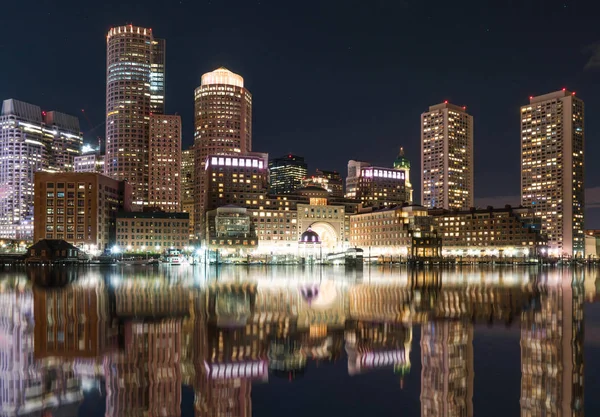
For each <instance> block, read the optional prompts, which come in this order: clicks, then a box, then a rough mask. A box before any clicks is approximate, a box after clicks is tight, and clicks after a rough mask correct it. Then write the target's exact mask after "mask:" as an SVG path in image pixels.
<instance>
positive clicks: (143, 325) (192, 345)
mask: <svg viewBox="0 0 600 417" xmlns="http://www.w3.org/2000/svg"><path fill="white" fill-rule="evenodd" d="M599 275H600V270H597V269H585V268H580V269H554V268H553V269H538V268H531V269H530V268H522V267H521V268H517V267H494V268H492V267H490V268H479V267H462V268H452V269H438V268H429V269H407V268H404V267H389V266H388V267H383V268H381V267H375V266H373V267H370V268H369V267H365V268H364V269H363V270H356V269H344V267H340V268H335V267H324V268H319V267H313V268H310V267H306V268H301V267H261V266H256V267H254V266H252V267H223V268H219V269H216V268H214V267H212V268H204V267H203V266H175V267H170V266H153V267H147V266H141V267H140V266H106V267H85V268H82V267H80V268H54V269H51V268H28V269H4V270H0V298H1V300H0V312H1V313H0V326H1V329H0V369H1V372H0V375H1V377H0V395H1V396H0V410H1V412H2V415H16V414H18V415H26V416H29V415H31V416H37V415H40V416H41V415H44V414H45V415H50V414H51V415H61V416H77V415H80V416H94V417H96V416H102V415H107V416H125V415H140V416H141V415H144V413H147V414H146V415H150V416H152V415H156V416H178V415H182V416H185V417H187V416H198V417H200V416H221V415H223V416H225V415H227V416H251V415H253V416H268V417H270V416H281V415H287V416H298V417H299V416H307V415H313V416H334V415H336V416H337V415H345V416H364V415H373V416H396V415H398V414H399V413H401V414H402V415H408V416H465V417H468V416H473V415H478V416H490V417H495V416H498V417H500V416H514V415H521V416H566V415H571V416H583V415H585V414H587V415H589V416H595V415H600V398H598V396H595V395H594V393H595V392H596V390H598V389H600V381H598V377H597V376H596V374H597V373H596V369H599V368H598V367H599V366H600V307H599V304H597V303H596V299H597V298H598V295H597V293H598V291H600V279H598V278H599ZM597 281H598V282H597ZM597 286H598V288H599V289H598V290H597ZM14 413H16V414H14Z"/></svg>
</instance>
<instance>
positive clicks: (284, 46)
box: [0, 1, 600, 228]
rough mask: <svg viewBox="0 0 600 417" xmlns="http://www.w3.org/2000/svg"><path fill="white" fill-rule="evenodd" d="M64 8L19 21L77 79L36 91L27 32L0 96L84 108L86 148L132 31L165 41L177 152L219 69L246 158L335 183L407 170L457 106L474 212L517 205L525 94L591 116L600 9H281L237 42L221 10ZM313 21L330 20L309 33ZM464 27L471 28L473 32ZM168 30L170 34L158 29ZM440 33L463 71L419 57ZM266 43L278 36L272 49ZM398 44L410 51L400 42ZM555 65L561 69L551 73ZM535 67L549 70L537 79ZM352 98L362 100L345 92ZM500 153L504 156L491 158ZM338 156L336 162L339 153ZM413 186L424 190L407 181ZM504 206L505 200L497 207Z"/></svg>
mask: <svg viewBox="0 0 600 417" xmlns="http://www.w3.org/2000/svg"><path fill="white" fill-rule="evenodd" d="M69 4H70V3H69V2H65V3H64V5H61V6H60V7H58V8H57V9H56V10H53V11H51V13H52V14H51V16H52V19H44V18H43V16H47V11H45V10H33V11H31V10H28V12H30V13H32V14H33V16H35V17H36V19H39V20H40V29H41V30H44V29H46V28H47V30H48V31H49V33H52V32H53V31H56V39H57V41H56V42H54V43H53V44H52V45H51V46H48V47H47V48H44V50H42V51H40V55H39V57H38V59H41V60H44V59H45V58H46V59H48V58H49V57H50V56H60V53H61V51H62V50H67V49H72V50H78V51H81V55H82V58H83V59H84V61H85V62H86V71H85V72H83V73H84V74H85V75H83V76H82V75H79V74H78V73H77V72H76V71H75V70H74V69H70V68H64V67H62V68H61V67H57V68H52V67H50V68H45V69H44V71H45V72H47V74H48V76H47V77H43V80H39V79H38V78H40V77H35V76H33V74H32V73H31V72H28V71H23V68H29V67H31V68H34V67H35V66H34V65H29V62H30V60H31V59H33V57H31V58H30V57H28V56H23V54H19V51H20V50H22V49H23V48H24V47H26V46H27V45H28V44H30V43H31V42H32V40H33V36H35V33H31V34H29V33H27V34H24V37H22V38H21V37H20V38H19V39H15V41H14V42H12V43H11V44H10V45H5V47H6V49H7V53H8V54H7V55H5V56H7V57H8V58H9V59H13V65H11V66H10V67H7V68H4V69H3V70H2V71H3V75H4V76H5V77H8V78H9V79H11V80H13V81H12V82H11V83H7V84H6V85H3V86H2V87H1V88H0V93H1V95H2V97H4V98H10V97H14V98H15V99H19V100H23V101H25V102H30V103H36V104H39V105H41V106H42V107H43V108H47V109H50V108H56V109H59V110H60V111H62V112H65V113H67V114H74V115H81V114H80V110H81V108H85V109H86V114H88V115H89V117H90V120H91V121H92V123H91V126H88V123H86V122H85V121H83V120H82V121H81V122H82V127H83V130H84V133H85V135H86V136H85V137H86V141H92V140H93V139H94V137H95V136H96V134H97V133H99V132H98V129H97V130H95V131H93V132H91V133H89V131H90V130H91V129H92V127H93V126H94V125H96V124H98V123H101V121H102V119H103V117H102V114H103V113H104V111H105V110H104V97H103V96H104V80H105V74H104V72H105V70H104V68H105V62H104V60H105V57H104V54H103V52H102V51H103V45H102V44H103V41H104V39H103V34H105V33H106V31H107V30H108V29H109V28H110V27H113V26H115V25H119V24H124V23H128V22H133V23H135V24H136V25H140V26H144V27H152V28H153V29H154V30H155V31H156V32H157V33H158V34H159V35H160V36H161V38H163V39H166V40H167V43H168V48H167V64H166V68H167V69H166V73H167V76H166V84H168V86H167V88H166V91H167V93H166V100H165V101H166V103H167V111H168V112H169V113H171V114H173V113H175V112H177V113H179V114H180V115H181V116H182V119H183V143H184V145H185V146H188V145H190V144H191V142H192V136H191V132H192V130H193V125H192V112H193V107H192V106H193V104H192V103H193V99H192V90H193V89H194V88H195V87H197V86H198V84H199V80H200V76H201V74H203V73H205V72H206V71H210V70H213V69H214V68H218V67H219V66H221V65H223V66H225V67H227V68H229V69H231V70H232V71H234V72H236V73H238V74H240V75H242V76H243V77H244V78H245V80H246V84H247V85H248V89H249V90H250V91H252V92H253V93H254V95H255V98H256V103H255V120H256V123H255V126H254V136H255V140H254V142H255V143H254V144H253V148H254V149H256V150H260V151H268V152H269V153H270V154H271V155H273V156H275V155H284V154H287V153H289V152H293V153H295V154H298V155H303V156H305V157H306V158H307V161H308V162H309V164H310V166H312V167H318V168H321V169H335V170H337V171H338V172H344V171H345V169H344V167H345V165H346V164H347V161H348V160H350V159H366V160H369V161H371V162H372V163H373V164H374V165H378V166H386V165H387V164H386V162H387V159H388V158H387V155H388V153H391V152H394V151H395V150H396V149H397V148H398V146H400V145H403V146H404V147H405V149H406V152H407V157H408V158H409V159H410V160H411V161H413V163H416V161H418V157H419V150H418V143H419V137H418V130H419V124H418V123H419V122H418V115H419V114H420V112H422V110H423V109H425V108H427V106H429V105H432V104H434V103H439V102H441V101H443V100H446V99H447V100H449V101H451V102H454V103H456V104H459V105H466V106H467V108H468V109H469V112H470V113H471V114H472V115H473V116H474V118H475V119H476V124H477V133H476V138H475V158H474V159H475V177H476V180H475V199H476V201H475V203H476V205H479V206H485V205H487V203H488V202H494V204H493V205H498V204H501V203H503V202H509V203H513V204H514V203H517V202H518V201H519V198H518V194H519V191H518V190H519V181H520V180H519V178H520V172H519V122H518V117H519V116H518V112H519V107H520V106H522V105H524V104H526V103H527V98H528V97H529V96H530V95H538V94H545V93H547V92H550V91H556V90H559V89H561V88H563V87H566V88H568V89H570V90H573V91H577V92H578V94H579V95H580V96H581V97H582V98H583V99H584V100H585V101H586V105H587V108H588V112H589V113H590V115H592V114H594V113H595V108H597V104H596V100H597V99H596V97H600V94H599V90H600V86H597V85H596V84H598V83H597V82H596V80H597V77H598V72H597V71H595V69H597V67H598V65H597V64H596V62H597V60H593V59H590V58H591V57H592V56H593V55H594V54H593V53H594V50H593V49H589V48H588V49H589V50H587V52H585V51H583V50H584V49H585V48H586V47H589V45H592V44H594V42H596V41H597V40H598V38H600V34H599V33H598V29H597V26H596V25H592V22H593V19H592V16H594V15H596V13H594V12H595V11H596V10H597V5H588V6H586V5H581V4H580V5H575V4H572V3H569V4H567V6H566V7H565V3H564V2H553V1H552V2H547V3H545V5H544V7H542V8H533V7H532V6H531V5H514V7H515V8H516V9H517V10H516V11H517V12H515V13H513V10H512V9H510V8H502V7H498V8H493V7H492V8H488V7H486V6H485V5H480V4H476V3H475V2H473V4H470V5H469V4H467V5H465V6H464V7H467V8H468V10H469V13H467V14H464V13H463V11H464V10H463V9H462V7H457V8H452V9H449V10H445V9H443V10H442V9H435V10H430V9H429V8H426V7H425V6H424V5H420V4H419V3H417V2H413V1H405V2H401V4H391V3H387V2H379V3H377V4H374V5H365V6H359V7H357V8H354V9H352V10H351V9H348V10H346V9H342V10H341V11H340V10H338V8H337V7H334V6H335V3H333V4H329V5H323V6H322V8H321V9H319V11H318V12H314V11H310V10H309V9H308V8H304V7H298V8H297V9H294V12H293V13H288V12H287V10H286V7H285V6H284V5H269V6H267V5H259V4H242V5H240V6H239V7H237V8H235V7H234V8H233V10H232V12H231V14H228V16H229V20H228V23H227V24H226V26H231V27H234V28H238V29H239V30H234V31H229V32H227V33H226V34H225V35H223V36H221V35H222V32H221V30H220V29H218V28H217V26H216V24H215V23H214V22H217V21H219V22H221V23H222V22H223V20H222V19H221V20H220V19H218V18H219V17H220V16H222V15H223V13H225V9H224V7H225V6H222V5H219V4H207V5H206V7H205V8H203V10H202V15H203V16H205V17H206V21H205V22H206V25H203V27H202V28H192V27H191V26H193V25H191V22H192V21H191V19H192V17H193V16H196V15H197V13H195V11H198V8H199V7H202V6H199V5H192V4H187V3H185V2H182V3H180V4H179V3H178V4H176V5H173V7H170V8H167V9H163V8H160V7H156V8H153V7H145V8H143V9H140V8H138V7H136V6H135V5H127V6H125V7H123V8H120V10H119V11H111V12H110V13H108V12H107V11H102V10H101V9H100V8H99V6H91V8H90V9H89V13H87V14H85V15H81V14H80V12H79V10H80V8H79V7H77V6H75V4H74V3H73V4H72V7H70V6H69ZM149 6H151V4H150V5H149ZM22 7H23V6H22V5H17V4H13V5H10V6H9V9H10V10H8V11H9V12H10V11H12V12H14V13H13V14H19V12H20V10H21V9H22ZM96 7H98V9H96ZM13 9H14V10H13ZM158 10H160V14H159V13H158ZM315 13H318V14H320V15H323V16H325V17H327V18H326V19H324V20H323V21H321V20H318V19H316V18H315ZM509 14H510V16H511V19H516V20H515V22H514V24H511V27H510V29H509V28H508V27H507V26H506V25H504V20H505V18H506V17H507V16H508V15H509ZM408 16H411V18H410V19H409V18H408ZM469 16H476V17H477V19H476V21H477V23H475V24H474V23H473V22H474V20H472V19H471V18H470V17H469ZM447 17H450V18H449V19H447ZM55 19H57V20H55ZM306 19H309V20H308V21H310V22H312V25H313V30H311V31H310V33H309V32H307V33H306V34H305V35H306V36H305V35H302V40H300V38H299V37H298V35H299V34H301V33H304V31H305V29H306V26H305V24H304V23H303V22H304V21H306ZM358 19H361V21H364V29H361V30H358V31H357V30H355V29H356V25H354V24H352V22H354V23H356V22H357V21H358ZM67 21H68V22H69V24H66V22H67ZM169 21H177V22H178V24H177V25H173V24H170V23H165V22H169ZM325 21H326V22H328V23H327V24H324V22H325ZM447 21H452V24H448V23H446V22H447ZM51 22H52V23H51ZM61 22H64V23H65V24H61ZM387 22H389V23H391V22H394V24H393V25H386V23H387ZM417 22H419V23H418V24H417ZM442 22H444V24H442ZM569 22H571V23H572V24H569ZM188 23H189V24H188ZM267 23H268V24H267ZM554 23H560V24H556V25H555V24H554ZM219 25H221V24H219ZM539 25H543V27H550V26H552V27H555V30H553V31H552V32H549V33H547V34H546V35H545V36H546V37H547V38H548V42H549V44H551V45H552V50H549V49H545V48H533V45H532V44H527V43H526V42H519V40H520V39H523V38H526V37H527V36H528V34H529V33H530V30H531V29H530V28H531V27H535V26H539ZM263 26H264V28H263ZM361 26H362V25H361ZM12 28H13V22H7V26H6V29H7V30H11V29H12ZM259 28H260V29H259ZM448 29H450V30H452V31H453V32H454V33H456V34H457V35H458V36H457V38H460V43H462V45H463V47H465V48H466V49H467V50H469V54H462V55H461V58H458V57H453V56H451V54H450V53H449V52H445V51H441V52H439V53H436V54H423V51H424V50H428V48H429V47H431V45H432V42H433V41H434V39H437V38H439V35H440V34H441V33H444V32H445V31H447V30H448ZM15 30H16V29H15ZM36 33H37V32H36ZM73 33H77V34H78V35H77V36H73ZM274 33H277V34H278V35H277V36H272V34H274ZM407 35H408V36H407ZM199 39H206V40H207V42H203V44H204V47H203V48H197V47H194V46H193V45H194V43H195V42H197V41H198V40H199ZM216 39H218V42H215V40H216ZM403 39H406V40H404V41H403ZM408 39H415V40H416V41H415V42H412V41H411V42H410V43H409V42H407V40H408ZM211 40H213V41H211ZM268 51H273V52H274V53H273V54H270V53H269V52H268ZM557 55H560V56H561V57H562V59H560V60H558V61H557V60H556V59H555V57H556V56H557ZM253 57H260V59H253ZM416 57H419V59H415V58H416ZM434 58H435V60H434ZM440 60H442V61H443V60H445V61H446V64H447V65H446V67H445V68H446V69H445V70H444V72H443V76H440V73H438V70H437V66H436V65H432V64H433V63H434V62H439V61H440ZM515 62H520V64H519V65H518V66H517V65H515ZM315 63H318V64H315ZM312 68H314V69H315V71H313V70H312ZM539 68H546V70H545V72H544V73H543V74H542V76H540V74H539ZM366 74H369V75H368V76H365V75H366ZM292 80H293V81H292ZM357 85H360V88H354V87H353V86H357ZM283 86H288V88H282V87H283ZM282 90H284V91H285V92H284V93H283V94H282ZM316 91H327V95H326V99H324V100H314V99H313V98H314V95H313V94H314V93H313V92H316ZM82 92H83V93H82ZM391 97H405V98H406V99H402V100H397V99H391ZM301 109H304V111H305V114H304V116H305V117H303V113H302V112H301V111H300V110H301ZM305 120H310V123H304V121H305ZM588 120H589V121H588V125H587V126H586V127H587V132H588V141H587V142H588V144H587V147H586V153H589V154H590V155H593V154H594V153H595V151H596V150H597V149H598V150H600V144H598V143H599V142H598V141H597V140H595V138H597V137H598V133H597V132H599V131H600V128H598V127H596V126H598V122H597V121H596V120H594V118H593V117H589V118H588ZM99 129H100V130H102V128H99ZM365 140H368V141H377V143H378V146H377V147H365V146H364V141H365ZM499 143H502V145H503V146H497V144H499ZM340 146H343V149H344V152H343V154H342V152H338V151H336V150H339V147H340ZM415 168H417V167H416V166H415ZM415 171H416V170H415ZM587 174H588V175H587V177H588V178H587V182H586V186H587V188H588V190H592V195H593V196H597V197H595V198H588V199H587V201H588V211H590V212H591V215H588V219H587V220H588V222H587V223H588V226H589V227H591V228H597V227H598V226H599V224H600V219H599V217H600V216H599V215H598V213H596V214H594V213H595V206H599V204H598V201H600V198H598V197H600V192H599V190H600V188H598V189H596V187H600V180H597V179H596V178H597V177H598V175H597V173H596V167H590V170H589V171H588V172H587ZM413 182H414V183H415V184H414V188H415V189H416V190H420V184H419V183H418V182H419V179H418V178H417V176H414V181H413ZM415 194H417V195H415V196H414V197H415V198H414V200H415V201H419V200H420V195H418V194H419V192H418V191H417V192H416V193H415ZM494 197H502V198H501V199H496V198H494ZM511 198H512V199H514V200H513V201H506V200H508V199H511Z"/></svg>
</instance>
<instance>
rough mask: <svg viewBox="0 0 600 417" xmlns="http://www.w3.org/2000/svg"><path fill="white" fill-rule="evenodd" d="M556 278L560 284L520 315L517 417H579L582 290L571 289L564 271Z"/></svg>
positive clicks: (580, 284) (581, 404) (579, 285)
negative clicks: (519, 410)
mask: <svg viewBox="0 0 600 417" xmlns="http://www.w3.org/2000/svg"><path fill="white" fill-rule="evenodd" d="M560 274H561V275H565V276H562V283H559V284H553V285H552V286H548V287H547V288H545V289H544V290H543V291H542V294H541V298H540V303H539V305H538V306H537V307H536V308H532V309H530V310H528V311H525V312H523V313H522V315H521V401H520V402H521V416H522V417H537V416H539V417H541V416H544V417H547V416H548V417H549V416H553V417H567V416H571V417H580V416H583V415H584V397H583V395H584V382H583V378H584V373H583V371H584V368H583V360H584V356H583V339H584V323H583V305H584V301H585V293H584V287H583V282H581V281H576V282H575V283H573V284H571V279H572V278H574V277H572V276H571V272H570V271H565V272H561V273H560ZM573 274H581V275H582V273H581V272H574V273H573ZM580 278H581V279H582V278H583V277H580Z"/></svg>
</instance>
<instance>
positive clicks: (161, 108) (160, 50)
mask: <svg viewBox="0 0 600 417" xmlns="http://www.w3.org/2000/svg"><path fill="white" fill-rule="evenodd" d="M165 57H166V41H165V40H164V39H154V40H153V41H152V63H151V64H150V69H151V71H150V112H151V113H152V114H164V113H165V92H166V91H165V64H166V63H165Z"/></svg>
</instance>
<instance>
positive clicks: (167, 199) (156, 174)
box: [148, 114, 181, 212]
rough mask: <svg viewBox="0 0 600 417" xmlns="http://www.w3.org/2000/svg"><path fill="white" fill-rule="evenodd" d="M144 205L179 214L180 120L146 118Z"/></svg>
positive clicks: (176, 117) (152, 116)
mask: <svg viewBox="0 0 600 417" xmlns="http://www.w3.org/2000/svg"><path fill="white" fill-rule="evenodd" d="M148 152H149V162H150V172H149V176H148V205H149V206H151V207H157V208H159V209H161V210H163V211H170V212H178V211H181V117H180V116H167V115H162V114H161V115H155V114H153V115H151V116H150V144H149V151H148Z"/></svg>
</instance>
